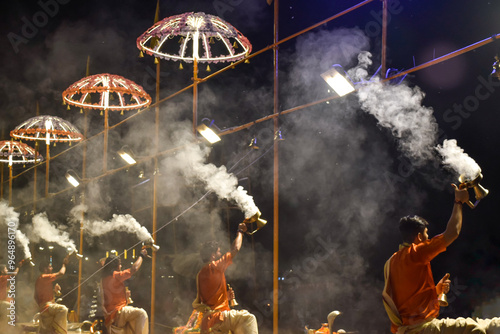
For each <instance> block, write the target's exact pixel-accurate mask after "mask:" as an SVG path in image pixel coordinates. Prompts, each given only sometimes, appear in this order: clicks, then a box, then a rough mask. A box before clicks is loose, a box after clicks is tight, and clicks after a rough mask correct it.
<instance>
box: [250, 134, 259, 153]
mask: <svg viewBox="0 0 500 334" xmlns="http://www.w3.org/2000/svg"><path fill="white" fill-rule="evenodd" d="M248 147H251V148H253V149H254V150H258V149H259V146H257V137H253V138H252V141H251V142H250V145H248Z"/></svg>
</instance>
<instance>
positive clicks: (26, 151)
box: [0, 140, 43, 166]
mask: <svg viewBox="0 0 500 334" xmlns="http://www.w3.org/2000/svg"><path fill="white" fill-rule="evenodd" d="M42 160H43V157H42V155H41V154H40V153H38V152H36V151H35V149H34V148H32V147H30V146H28V145H26V144H24V143H21V142H18V141H13V140H3V141H0V162H6V163H8V164H9V166H12V164H22V163H36V162H40V161H42Z"/></svg>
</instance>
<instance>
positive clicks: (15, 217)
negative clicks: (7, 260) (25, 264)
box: [0, 201, 31, 258]
mask: <svg viewBox="0 0 500 334" xmlns="http://www.w3.org/2000/svg"><path fill="white" fill-rule="evenodd" d="M8 223H14V228H15V229H16V243H17V242H19V243H20V244H21V246H22V248H23V250H24V256H25V258H31V252H30V248H29V240H28V238H27V237H26V235H24V233H23V232H21V231H20V230H19V213H17V212H16V211H14V208H12V207H10V206H9V205H8V204H7V202H6V201H0V224H1V225H5V226H8V225H7V224H8Z"/></svg>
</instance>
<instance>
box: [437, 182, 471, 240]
mask: <svg viewBox="0 0 500 334" xmlns="http://www.w3.org/2000/svg"><path fill="white" fill-rule="evenodd" d="M452 186H453V188H454V189H455V203H454V204H453V210H452V212H451V217H450V220H448V224H447V225H446V230H445V231H444V233H443V236H444V240H445V242H446V246H449V245H450V244H451V243H452V242H453V241H455V239H456V238H458V235H459V234H460V230H461V229H462V206H463V203H465V202H467V201H468V200H469V193H468V192H467V189H459V188H458V187H457V186H456V185H455V184H452Z"/></svg>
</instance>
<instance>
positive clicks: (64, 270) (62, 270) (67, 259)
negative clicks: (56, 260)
mask: <svg viewBox="0 0 500 334" xmlns="http://www.w3.org/2000/svg"><path fill="white" fill-rule="evenodd" d="M68 262H69V255H67V256H66V257H65V258H64V260H63V263H62V266H61V269H59V271H58V272H57V273H56V277H59V276H63V275H64V274H66V265H67V264H68Z"/></svg>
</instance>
